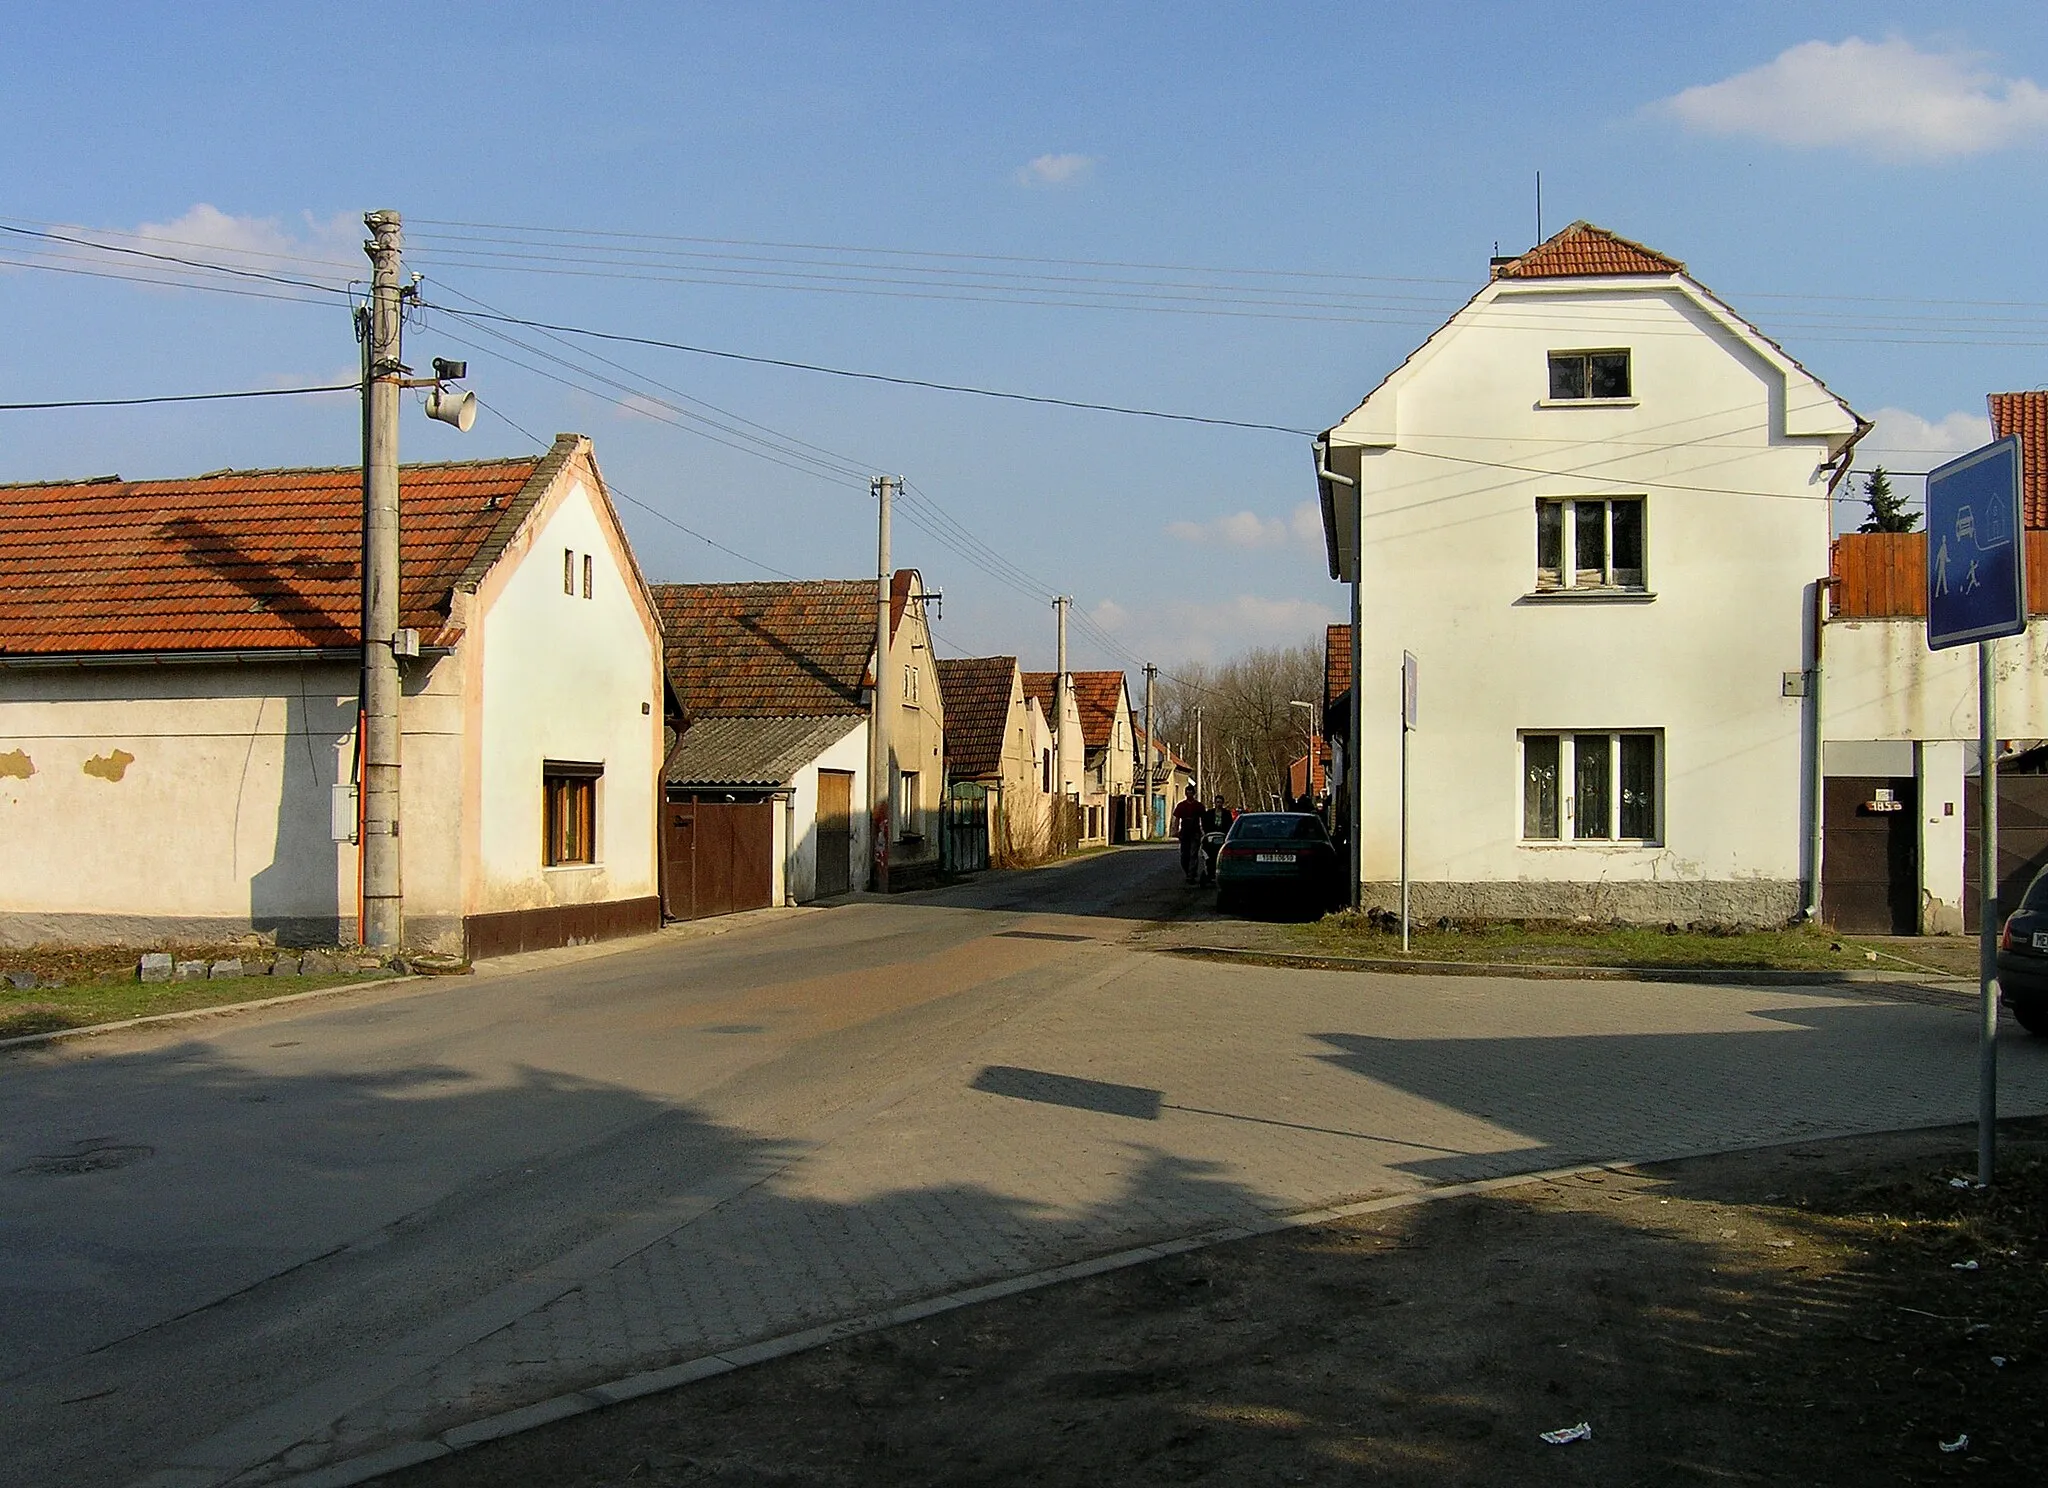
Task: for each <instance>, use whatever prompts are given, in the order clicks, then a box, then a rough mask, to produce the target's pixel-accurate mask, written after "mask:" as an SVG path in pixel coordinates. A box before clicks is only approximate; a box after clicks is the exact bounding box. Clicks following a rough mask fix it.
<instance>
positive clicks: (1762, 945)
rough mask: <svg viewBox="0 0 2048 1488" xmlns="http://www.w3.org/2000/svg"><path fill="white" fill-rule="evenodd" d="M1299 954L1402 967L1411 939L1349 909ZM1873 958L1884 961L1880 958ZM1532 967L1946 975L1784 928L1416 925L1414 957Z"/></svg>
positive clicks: (1299, 943) (1293, 931)
mask: <svg viewBox="0 0 2048 1488" xmlns="http://www.w3.org/2000/svg"><path fill="white" fill-rule="evenodd" d="M1284 933H1285V935H1286V938H1287V939H1288V940H1289V941H1291V942H1293V943H1294V944H1293V945H1292V946H1291V947H1290V948H1291V949H1296V950H1299V951H1301V952H1304V953H1306V954H1311V955H1332V956H1359V957H1368V958H1374V959H1389V960H1401V959H1404V958H1403V954H1402V951H1401V931H1400V927H1399V926H1398V925H1394V926H1392V927H1391V928H1390V927H1388V926H1387V924H1386V922H1385V921H1384V920H1382V921H1380V922H1379V923H1377V924H1376V923H1374V922H1372V921H1370V920H1368V919H1366V918H1365V917H1363V916H1360V915H1354V914H1351V913H1349V912H1348V911H1347V912H1345V913H1342V914H1333V915H1329V916H1326V917H1325V918H1323V919H1321V920H1318V921H1316V922H1314V923H1312V924H1306V925H1289V926H1286V927H1285V930H1284ZM1873 956H1874V957H1875V959H1873ZM1405 959H1408V960H1413V961H1487V962H1495V963H1500V964H1503V965H1511V966H1513V965H1526V966H1654V967H1669V968H1682V967H1706V968H1710V969H1717V970H1751V971H1855V970H1863V971H1873V970H1888V971H1899V970H1902V969H1907V968H1912V969H1919V970H1923V971H1936V970H1940V968H1938V967H1933V966H1929V965H1927V964H1926V963H1925V962H1916V961H1912V960H1909V959H1907V958H1904V957H1901V956H1898V955H1896V954H1894V953H1892V952H1890V951H1885V950H1878V949H1876V948H1873V947H1870V946H1867V945H1864V944H1863V943H1861V942H1858V941H1855V940H1850V939H1845V938H1844V937H1842V936H1839V935H1834V934H1831V933H1830V932H1829V931H1828V930H1827V929H1825V928H1824V927H1811V926H1795V927H1792V928H1788V929H1784V930H1745V931H1727V932H1722V931H1711V930H1686V929H1676V930H1665V929H1661V928H1658V927H1654V926H1636V925H1594V924H1580V923H1545V922H1521V921H1516V922H1509V921H1497V922H1496V921H1487V922H1476V923H1475V922H1464V923H1458V924H1454V925H1452V926H1450V927H1448V928H1443V927H1439V926H1438V925H1437V924H1435V923H1434V922H1432V923H1430V924H1427V925H1420V924H1418V925H1414V926H1412V927H1411V931H1410V935H1409V950H1408V952H1407V955H1406V958H1405Z"/></svg>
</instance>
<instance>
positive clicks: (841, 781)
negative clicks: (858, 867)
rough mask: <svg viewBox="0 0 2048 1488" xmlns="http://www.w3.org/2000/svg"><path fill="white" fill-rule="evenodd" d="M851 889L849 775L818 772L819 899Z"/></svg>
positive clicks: (851, 784) (851, 827)
mask: <svg viewBox="0 0 2048 1488" xmlns="http://www.w3.org/2000/svg"><path fill="white" fill-rule="evenodd" d="M852 887H853V771H851V770H820V771H819V772H818V887H817V891H816V892H817V895H818V897H819V898H820V899H824V898H828V897H830V896H831V895H833V894H843V893H845V892H846V891H847V890H848V889H850V888H852Z"/></svg>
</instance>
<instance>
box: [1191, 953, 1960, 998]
mask: <svg viewBox="0 0 2048 1488" xmlns="http://www.w3.org/2000/svg"><path fill="white" fill-rule="evenodd" d="M1152 949H1153V950H1154V951H1155V952H1156V953H1157V954H1159V955H1163V956H1186V957H1188V958H1190V959H1192V960H1198V961H1224V962H1236V963H1238V964H1239V965H1245V966H1281V967H1290V968H1293V969H1296V970H1300V971H1378V972H1393V973H1397V974H1407V975H1410V976H1467V977H1520V978H1522V979H1524V980H1527V981H1535V982H1565V981H1571V982H1692V983H1700V984H1705V985H1711V986H1736V987H1844V986H1857V985H1893V986H1895V985H1898V984H1900V983H1904V984H1906V985H1908V986H1915V987H1933V988H1937V989H1940V990H1943V991H1950V990H1958V989H1961V988H1963V987H1969V988H1971V989H1972V990H1974V989H1975V988H1976V986H1977V981H1976V979H1975V978H1974V977H1972V978H1964V977H1944V976H1906V975H1901V974H1900V973H1898V972H1895V971H1860V970H1845V971H1799V970H1793V969H1790V968H1787V969H1783V970H1774V969H1769V968H1759V967H1736V966H1730V967H1712V966H1558V965H1548V964H1540V963H1539V964H1536V965H1519V964H1517V963H1515V962H1511V961H1394V960H1389V959H1386V958H1384V957H1371V956H1320V955H1312V954H1304V953H1300V952H1295V951H1260V950H1248V949H1245V948H1243V947H1239V946H1202V945H1195V946H1156V947H1153V948H1152Z"/></svg>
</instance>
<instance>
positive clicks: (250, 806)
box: [0, 662, 416, 944]
mask: <svg viewBox="0 0 2048 1488" xmlns="http://www.w3.org/2000/svg"><path fill="white" fill-rule="evenodd" d="M355 692H356V668H355V667H354V666H352V665H350V664H347V663H323V662H309V663H303V664H300V663H280V664H249V665H221V666H212V665H201V666H173V667H80V668H68V669H61V670H55V669H53V670H12V669H9V670H4V671H0V762H4V761H7V760H10V759H14V758H17V757H18V758H19V759H20V760H21V761H23V762H25V764H26V765H27V767H28V768H27V769H25V770H24V769H4V770H0V844H4V846H5V851H4V852H0V941H4V942H6V943H11V944H22V943H30V942H33V941H37V940H106V939H114V940H135V939H145V940H146V939H150V938H153V937H159V936H162V935H164V934H167V933H182V934H186V935H196V934H199V933H201V932H202V931H207V930H210V931H211V932H213V933H220V934H231V933H235V932H238V931H248V930H252V929H255V930H276V931H277V932H278V933H279V935H280V938H281V939H288V940H289V939H298V940H316V941H327V942H330V943H331V942H332V941H333V940H334V939H335V938H336V937H337V934H338V933H339V929H340V925H341V922H342V921H343V920H344V919H346V920H347V921H348V922H349V925H350V926H351V928H352V926H353V921H354V916H355V853H354V849H353V848H352V847H350V846H349V844H347V843H340V844H336V843H335V842H334V841H333V840H332V837H331V834H330V832H329V822H330V804H331V793H332V788H333V786H334V784H335V782H336V780H337V779H345V778H346V776H347V772H348V769H349V764H350V758H351V746H352V741H353V735H354V725H355V712H356V697H355ZM415 717H416V713H415V709H414V707H413V706H412V705H411V703H410V702H409V703H408V706H407V712H406V723H407V726H408V739H407V748H408V750H410V749H411V748H412V740H411V737H410V734H411V727H412V725H413V723H414V722H415ZM406 785H407V790H406V799H407V801H408V802H410V801H411V800H413V798H414V792H413V789H412V787H413V785H414V781H413V779H412V777H411V776H410V775H408V777H407V780H406ZM167 927H182V928H181V929H178V930H177V931H175V932H173V931H172V930H171V929H170V928H167Z"/></svg>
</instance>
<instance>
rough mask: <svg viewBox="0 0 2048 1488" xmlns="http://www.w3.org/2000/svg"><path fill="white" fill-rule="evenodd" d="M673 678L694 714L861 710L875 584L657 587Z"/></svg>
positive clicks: (686, 709) (807, 714)
mask: <svg viewBox="0 0 2048 1488" xmlns="http://www.w3.org/2000/svg"><path fill="white" fill-rule="evenodd" d="M654 604H655V608H656V609H657V610H659V611H660V612H661V625H662V630H663V632H664V638H665V642H666V645H667V651H668V674H669V681H670V683H671V684H672V685H673V686H674V688H675V690H676V696H677V698H678V700H679V701H680V702H681V703H682V706H683V713H684V715H685V716H686V717H688V718H692V719H695V718H712V717H727V718H770V717H773V718H822V717H829V716H831V715H832V714H836V713H861V712H865V711H866V708H867V705H866V704H865V703H864V702H863V701H862V699H861V691H862V689H863V688H864V687H865V686H866V685H867V682H868V667H869V664H870V663H871V662H872V661H873V659H874V654H875V581H874V580H873V579H805V580H797V581H791V582H774V583H762V584H656V585H654Z"/></svg>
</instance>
